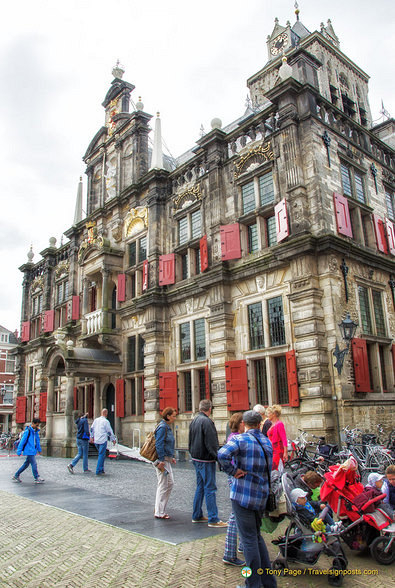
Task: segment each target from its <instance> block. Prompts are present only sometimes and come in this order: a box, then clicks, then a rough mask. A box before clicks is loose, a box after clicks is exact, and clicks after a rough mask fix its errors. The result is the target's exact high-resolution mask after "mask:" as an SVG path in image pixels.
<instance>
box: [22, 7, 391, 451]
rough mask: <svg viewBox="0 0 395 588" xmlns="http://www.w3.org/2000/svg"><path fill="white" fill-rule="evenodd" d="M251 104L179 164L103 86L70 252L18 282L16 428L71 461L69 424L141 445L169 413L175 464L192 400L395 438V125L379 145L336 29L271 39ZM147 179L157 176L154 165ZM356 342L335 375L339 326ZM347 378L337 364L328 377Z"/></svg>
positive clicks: (309, 426) (121, 86) (311, 426)
mask: <svg viewBox="0 0 395 588" xmlns="http://www.w3.org/2000/svg"><path fill="white" fill-rule="evenodd" d="M267 46H268V57H269V59H268V62H267V63H266V65H265V66H264V67H263V69H262V70H261V71H259V72H258V73H257V74H255V75H253V76H252V77H251V78H249V80H248V87H249V90H250V96H251V100H250V102H249V104H248V106H247V110H246V112H245V113H244V115H243V116H241V117H240V118H239V119H238V120H236V121H235V122H234V123H232V124H230V125H229V126H227V127H225V128H222V126H221V121H219V120H218V119H214V120H213V121H212V130H211V131H210V132H209V133H207V134H206V135H204V136H203V137H202V138H201V139H200V140H199V141H198V142H197V144H196V146H195V147H194V148H193V149H192V150H191V151H190V152H188V153H186V154H184V155H183V156H182V157H180V158H179V159H178V160H176V161H171V160H170V159H169V158H164V157H163V156H162V153H161V149H160V142H159V137H160V121H159V119H157V120H156V134H155V137H156V142H155V145H154V149H153V150H152V159H150V157H151V155H150V152H151V149H149V142H148V135H149V132H150V127H149V121H150V119H151V116H150V115H149V114H147V113H145V112H144V110H143V104H142V103H141V101H139V102H137V104H136V108H135V110H133V111H132V112H130V94H131V92H132V91H133V89H134V86H133V85H132V84H129V83H127V82H125V81H123V80H122V74H123V71H122V70H121V69H120V68H119V67H118V68H115V70H114V72H113V74H114V80H113V82H112V84H111V87H110V89H109V91H108V93H107V95H106V97H105V100H104V102H103V106H104V109H105V126H103V127H102V128H101V129H100V130H99V132H98V133H97V134H96V136H95V137H94V138H93V140H92V142H91V143H90V145H89V147H88V149H87V152H86V153H85V156H84V160H85V162H86V165H87V170H86V173H87V176H88V194H87V218H86V219H82V213H81V210H82V209H81V202H82V196H81V189H80V190H79V193H78V198H77V207H76V216H75V220H74V224H73V226H72V227H71V228H70V229H68V230H67V231H66V232H65V235H66V236H67V237H68V239H69V241H68V242H67V243H66V244H65V245H62V246H61V247H56V243H55V241H54V240H52V241H50V245H49V247H48V248H47V249H46V250H44V251H42V252H41V256H42V259H41V260H40V261H39V262H38V263H33V259H32V256H31V255H30V257H29V258H28V262H27V263H26V264H24V265H23V266H22V267H21V268H20V269H21V271H22V272H23V274H24V282H23V304H22V339H21V343H20V344H19V346H18V350H17V351H18V355H17V362H18V368H17V398H16V414H15V420H16V422H17V423H22V422H25V421H29V420H31V418H32V417H33V415H35V414H39V415H40V417H41V419H42V420H43V421H46V440H45V444H46V450H47V452H48V453H49V454H52V455H70V452H71V451H72V446H73V443H74V439H73V434H72V415H73V410H83V411H85V410H87V411H88V412H89V416H90V418H94V417H95V416H97V415H98V414H99V412H100V409H101V408H102V407H103V406H106V407H107V408H108V409H109V415H110V420H111V421H112V422H113V424H114V427H115V432H116V434H117V435H118V437H119V438H120V439H122V440H123V442H125V443H127V444H133V445H136V444H137V442H138V438H139V435H141V436H144V434H145V433H146V432H147V431H149V430H152V429H153V426H154V423H155V422H156V421H157V420H158V418H159V412H158V411H159V410H160V409H161V408H164V407H165V406H169V405H170V406H174V407H177V409H178V411H179V417H178V419H177V424H176V431H175V432H176V442H177V446H178V447H179V448H185V447H186V446H187V436H188V425H189V422H190V420H191V418H192V415H193V413H194V412H195V411H196V409H197V406H198V403H199V401H200V399H202V398H205V397H210V398H211V399H212V401H213V405H214V410H213V417H214V420H215V422H216V425H217V428H218V430H219V433H220V441H221V442H222V441H223V440H224V437H225V429H226V423H227V421H228V419H229V415H230V413H231V412H234V411H239V410H245V409H248V408H249V407H250V406H253V405H254V404H256V403H257V402H259V403H261V404H265V405H268V404H273V403H279V404H281V405H282V406H283V416H284V421H285V423H286V426H287V430H288V434H289V436H292V435H293V434H296V432H297V429H298V427H301V428H303V429H306V430H308V431H310V432H313V433H320V434H327V435H329V436H332V437H336V436H337V434H338V431H339V427H341V426H344V425H345V424H352V425H354V424H358V426H359V427H361V428H372V427H373V426H374V424H375V423H377V422H383V423H384V424H385V426H386V427H387V428H390V427H392V423H391V422H390V420H391V418H392V417H391V414H392V411H393V405H394V402H395V388H394V382H395V379H394V360H395V353H394V345H393V334H394V332H395V314H394V287H395V281H394V278H393V274H394V273H395V271H394V270H395V265H394V256H395V233H394V222H395V202H394V189H395V158H394V151H393V121H387V122H385V123H383V124H382V125H380V126H379V127H378V128H377V129H375V128H372V119H371V114H370V109H369V102H368V76H367V75H366V74H365V73H364V72H363V71H362V70H361V69H360V68H359V67H358V66H357V65H355V64H354V63H353V62H352V61H350V60H349V59H348V57H347V56H346V55H344V53H342V51H341V50H340V45H339V40H338V38H337V37H336V35H335V33H334V30H333V27H332V25H331V23H330V22H329V21H328V24H327V26H324V25H321V29H320V31H315V32H313V33H311V32H310V31H308V30H307V28H306V27H305V26H304V25H303V24H302V23H301V22H300V20H299V17H298V15H297V20H296V23H295V24H294V26H293V27H291V25H289V24H287V25H286V26H285V27H282V26H280V25H279V23H278V22H277V21H276V23H275V27H274V30H273V33H272V34H271V35H270V36H269V37H268V40H267ZM150 161H151V165H150ZM347 313H349V315H350V317H351V319H352V320H353V321H354V322H355V323H357V324H358V327H357V331H356V333H355V336H354V338H353V340H352V343H351V345H350V350H349V353H348V354H347V355H346V356H345V363H344V366H343V369H342V370H341V369H336V367H334V362H335V358H334V356H333V351H334V350H335V349H336V344H338V345H339V346H340V347H344V343H343V342H342V340H341V336H340V331H339V326H338V325H339V323H340V322H341V321H342V319H344V318H345V317H346V314H347ZM338 365H339V364H337V366H338Z"/></svg>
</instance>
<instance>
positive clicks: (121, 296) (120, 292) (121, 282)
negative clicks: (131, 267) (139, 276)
mask: <svg viewBox="0 0 395 588" xmlns="http://www.w3.org/2000/svg"><path fill="white" fill-rule="evenodd" d="M117 300H118V302H125V300H126V274H118V287H117Z"/></svg>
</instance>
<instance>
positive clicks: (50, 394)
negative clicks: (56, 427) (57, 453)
mask: <svg viewBox="0 0 395 588" xmlns="http://www.w3.org/2000/svg"><path fill="white" fill-rule="evenodd" d="M54 390H55V378H54V376H49V377H48V386H47V427H46V434H45V438H46V439H47V441H51V439H52V436H53V409H54V400H55V392H54Z"/></svg>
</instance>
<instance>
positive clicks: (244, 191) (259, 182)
mask: <svg viewBox="0 0 395 588" xmlns="http://www.w3.org/2000/svg"><path fill="white" fill-rule="evenodd" d="M240 190H241V214H248V213H249V212H252V211H253V210H255V209H256V208H258V207H259V206H268V205H270V204H273V203H274V184H273V174H272V170H269V171H267V172H266V173H264V174H263V175H261V176H257V177H256V178H254V179H253V180H251V181H250V182H248V183H247V184H243V185H242V186H241V188H240Z"/></svg>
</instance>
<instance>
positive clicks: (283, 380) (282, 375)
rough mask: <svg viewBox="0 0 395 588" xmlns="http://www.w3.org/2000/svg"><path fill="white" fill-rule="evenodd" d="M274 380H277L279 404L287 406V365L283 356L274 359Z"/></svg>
mask: <svg viewBox="0 0 395 588" xmlns="http://www.w3.org/2000/svg"><path fill="white" fill-rule="evenodd" d="M274 360H275V365H276V376H277V377H276V380H277V398H278V403H279V404H287V403H288V402H289V399H288V378H287V365H286V360H285V356H284V355H280V356H279V357H275V359H274Z"/></svg>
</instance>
